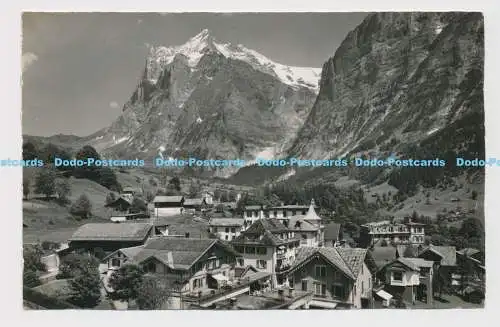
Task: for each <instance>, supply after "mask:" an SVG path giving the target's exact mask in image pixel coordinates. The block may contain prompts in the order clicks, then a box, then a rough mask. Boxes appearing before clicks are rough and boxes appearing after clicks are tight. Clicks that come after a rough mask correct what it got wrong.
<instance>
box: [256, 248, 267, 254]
mask: <svg viewBox="0 0 500 327" xmlns="http://www.w3.org/2000/svg"><path fill="white" fill-rule="evenodd" d="M257 254H260V255H264V254H267V248H262V247H258V248H257Z"/></svg>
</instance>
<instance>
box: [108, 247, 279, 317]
mask: <svg viewBox="0 0 500 327" xmlns="http://www.w3.org/2000/svg"><path fill="white" fill-rule="evenodd" d="M238 257H239V254H238V253H236V252H235V251H234V250H233V249H232V248H231V247H229V246H227V245H226V244H224V243H223V242H221V241H220V240H216V239H195V238H173V237H156V238H151V239H150V240H148V242H146V244H144V245H141V246H136V247H130V248H123V249H119V250H117V251H115V252H113V253H112V254H110V255H109V256H107V257H106V258H104V259H103V262H105V263H107V265H108V274H107V278H109V276H111V274H112V273H113V272H114V271H115V270H117V269H119V268H120V267H121V266H123V265H124V264H137V265H139V266H140V267H142V268H143V270H144V271H145V272H146V273H148V274H152V275H154V276H156V277H158V278H159V280H160V281H164V282H166V283H168V285H169V287H170V289H171V290H172V295H171V297H170V298H169V299H168V301H167V302H166V303H165V308H168V309H185V308H187V307H189V304H190V303H196V304H198V305H200V306H209V305H212V304H213V303H216V302H218V301H223V300H226V299H229V298H234V297H236V296H238V295H241V294H248V293H249V292H250V289H251V286H252V284H253V283H258V282H259V280H261V279H265V278H269V274H260V275H252V277H251V278H250V277H248V278H236V277H235V266H236V261H237V258H238ZM106 280H107V279H105V282H106ZM108 289H109V287H108ZM110 291H111V292H112V291H113V290H110Z"/></svg>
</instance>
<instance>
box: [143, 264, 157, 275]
mask: <svg viewBox="0 0 500 327" xmlns="http://www.w3.org/2000/svg"><path fill="white" fill-rule="evenodd" d="M145 270H146V272H152V273H154V272H156V264H155V263H154V262H150V263H148V264H147V265H146V269H145Z"/></svg>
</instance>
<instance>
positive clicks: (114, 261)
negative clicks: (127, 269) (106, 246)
mask: <svg viewBox="0 0 500 327" xmlns="http://www.w3.org/2000/svg"><path fill="white" fill-rule="evenodd" d="M111 267H120V259H116V258H115V259H111Z"/></svg>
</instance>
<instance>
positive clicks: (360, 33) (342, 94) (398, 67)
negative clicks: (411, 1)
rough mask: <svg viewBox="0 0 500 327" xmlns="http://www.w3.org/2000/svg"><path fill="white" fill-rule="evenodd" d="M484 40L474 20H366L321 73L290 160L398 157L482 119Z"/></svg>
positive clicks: (429, 16)
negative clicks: (365, 154)
mask: <svg viewBox="0 0 500 327" xmlns="http://www.w3.org/2000/svg"><path fill="white" fill-rule="evenodd" d="M483 34H484V30H483V16H482V15H481V14H480V13H416V12H415V13H375V14H371V15H369V16H368V17H367V18H366V19H365V20H364V21H363V22H362V23H361V24H360V25H359V26H358V27H357V28H356V29H355V30H353V31H352V32H350V33H349V34H348V36H347V37H346V39H345V40H344V42H343V43H342V44H341V46H340V47H339V48H338V49H337V51H336V52H335V55H334V56H333V57H332V58H330V59H329V60H328V61H327V62H326V63H325V65H324V66H323V71H322V78H321V83H320V92H319V95H318V98H317V100H316V103H315V105H314V107H313V109H312V110H311V113H310V114H309V117H308V118H307V121H306V123H305V125H304V127H303V128H302V129H301V131H300V132H299V135H298V136H297V138H296V140H295V141H294V144H293V146H292V147H291V148H290V150H289V154H290V155H297V156H302V157H315V158H319V157H321V158H325V157H334V156H342V155H345V154H347V153H350V152H360V151H366V150H375V151H379V150H381V149H388V150H391V151H392V150H397V149H401V148H404V145H405V144H413V145H417V144H418V142H420V141H421V140H423V139H426V138H428V137H430V136H432V134H434V133H436V132H437V131H439V130H441V129H443V128H445V127H446V126H447V125H450V124H452V123H453V122H456V121H458V120H461V119H463V118H464V117H467V116H468V115H470V114H474V113H478V114H480V115H482V114H483V112H484V108H483V60H484V39H483ZM474 121H475V122H479V125H477V126H476V127H477V129H483V126H482V125H483V124H482V123H481V122H480V121H478V120H477V119H475V120H474ZM450 132H451V133H453V131H450ZM483 136H484V129H483ZM449 138H453V135H449ZM481 142H484V139H483V140H482V141H481ZM447 146H450V143H449V142H448V144H447ZM453 146H455V147H459V146H460V145H459V144H455V145H453ZM449 149H450V148H446V147H443V148H441V149H437V150H442V152H444V151H446V150H449ZM438 154H439V152H438V153H436V155H438Z"/></svg>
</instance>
